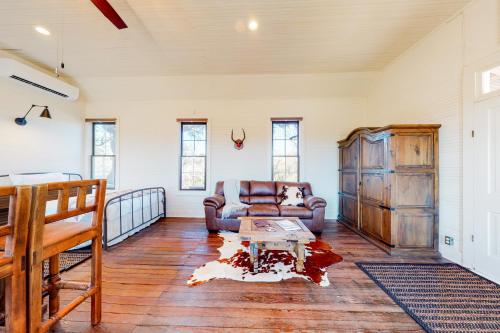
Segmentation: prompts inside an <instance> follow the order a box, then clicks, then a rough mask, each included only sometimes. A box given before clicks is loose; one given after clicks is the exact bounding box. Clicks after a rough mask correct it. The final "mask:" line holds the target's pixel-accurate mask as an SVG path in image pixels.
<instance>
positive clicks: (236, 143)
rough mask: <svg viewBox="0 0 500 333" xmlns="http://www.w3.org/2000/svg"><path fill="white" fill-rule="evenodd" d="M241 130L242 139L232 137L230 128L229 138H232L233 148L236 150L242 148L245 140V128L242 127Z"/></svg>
mask: <svg viewBox="0 0 500 333" xmlns="http://www.w3.org/2000/svg"><path fill="white" fill-rule="evenodd" d="M241 130H242V131H243V139H236V140H235V139H234V133H233V130H231V140H233V142H234V148H235V149H238V150H241V149H243V142H244V141H245V138H246V135H245V130H244V129H243V128H242V129H241Z"/></svg>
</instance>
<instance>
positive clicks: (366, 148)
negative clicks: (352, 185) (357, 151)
mask: <svg viewBox="0 0 500 333" xmlns="http://www.w3.org/2000/svg"><path fill="white" fill-rule="evenodd" d="M385 162H386V161H385V139H383V138H382V139H377V140H371V139H370V138H368V137H364V136H362V137H361V168H362V169H384V168H385V164H386V163H385Z"/></svg>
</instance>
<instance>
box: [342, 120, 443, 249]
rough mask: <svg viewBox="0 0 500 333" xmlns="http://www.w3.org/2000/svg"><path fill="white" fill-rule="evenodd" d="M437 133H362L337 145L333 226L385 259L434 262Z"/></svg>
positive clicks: (430, 129) (423, 129) (393, 128)
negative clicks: (399, 257)
mask: <svg viewBox="0 0 500 333" xmlns="http://www.w3.org/2000/svg"><path fill="white" fill-rule="evenodd" d="M439 127H441V125H390V126H385V127H378V128H375V127H365V128H358V129H355V130H354V131H352V132H351V133H350V134H349V135H348V136H347V138H346V139H344V140H342V141H339V142H338V144H339V159H340V161H339V166H340V168H339V188H340V191H339V216H338V221H339V222H341V223H342V224H344V225H346V226H347V227H349V228H350V229H352V230H354V231H355V232H357V233H359V234H360V235H361V236H363V237H365V238H366V239H368V240H369V241H371V242H372V243H374V244H375V245H377V246H379V247H380V248H382V249H384V250H385V251H387V252H389V253H390V254H393V255H404V256H415V257H438V256H439V252H438V242H439V239H438V213H439V196H438V189H439V186H438V181H439V177H438V168H439V160H438V129H439Z"/></svg>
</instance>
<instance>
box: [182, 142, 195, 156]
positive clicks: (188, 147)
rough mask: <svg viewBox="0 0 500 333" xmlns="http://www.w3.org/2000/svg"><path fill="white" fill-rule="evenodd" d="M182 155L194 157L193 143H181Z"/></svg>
mask: <svg viewBox="0 0 500 333" xmlns="http://www.w3.org/2000/svg"><path fill="white" fill-rule="evenodd" d="M182 155H183V156H193V155H194V141H184V142H183V143H182Z"/></svg>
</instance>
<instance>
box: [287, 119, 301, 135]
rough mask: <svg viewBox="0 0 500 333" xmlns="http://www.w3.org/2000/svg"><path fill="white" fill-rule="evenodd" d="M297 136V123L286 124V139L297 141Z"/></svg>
mask: <svg viewBox="0 0 500 333" xmlns="http://www.w3.org/2000/svg"><path fill="white" fill-rule="evenodd" d="M297 135H298V123H294V122H290V123H288V124H286V138H287V139H297Z"/></svg>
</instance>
